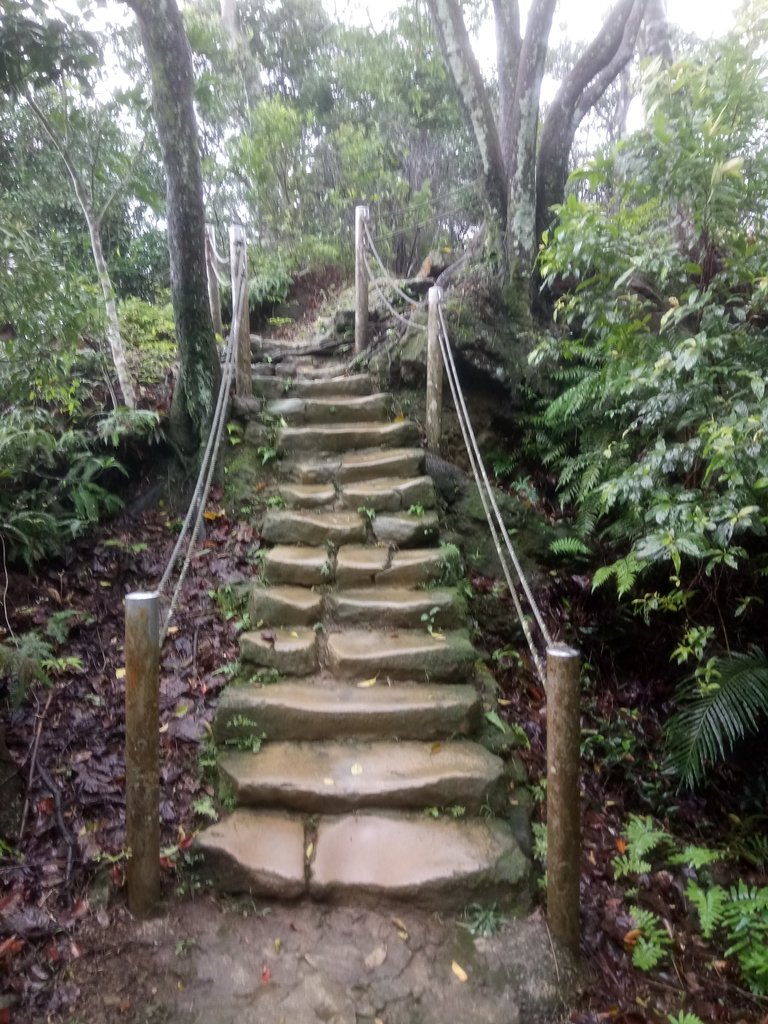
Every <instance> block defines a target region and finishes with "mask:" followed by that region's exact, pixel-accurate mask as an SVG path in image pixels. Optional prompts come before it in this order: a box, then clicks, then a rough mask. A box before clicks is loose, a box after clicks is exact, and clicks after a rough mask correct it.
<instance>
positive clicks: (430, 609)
mask: <svg viewBox="0 0 768 1024" xmlns="http://www.w3.org/2000/svg"><path fill="white" fill-rule="evenodd" d="M324 607H325V611H326V612H327V613H328V614H329V616H330V618H331V620H332V621H335V622H339V623H343V624H345V625H347V624H348V625H364V624H366V623H373V624H375V625H377V626H387V627H390V628H391V627H405V628H408V627H413V628H414V629H419V628H421V629H424V630H426V629H427V626H428V625H429V626H432V627H433V628H434V629H438V630H444V629H451V628H455V627H456V626H464V625H466V622H467V607H466V604H465V602H464V601H463V600H462V598H461V596H460V595H459V593H458V591H456V590H436V589H435V590H411V589H408V588H406V587H388V586H376V587H355V588H351V589H349V590H341V591H337V592H336V593H332V594H327V595H326V597H325V600H324ZM430 613H431V614H430ZM422 616H427V618H422Z"/></svg>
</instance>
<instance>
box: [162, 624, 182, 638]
mask: <svg viewBox="0 0 768 1024" xmlns="http://www.w3.org/2000/svg"><path fill="white" fill-rule="evenodd" d="M178 632H179V627H178V626H169V627H168V629H166V631H165V633H166V636H176V634H177V633H178Z"/></svg>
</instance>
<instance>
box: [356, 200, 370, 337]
mask: <svg viewBox="0 0 768 1024" xmlns="http://www.w3.org/2000/svg"><path fill="white" fill-rule="evenodd" d="M367 221H368V207H367V206H356V207H355V353H356V354H359V353H360V352H364V351H365V348H366V346H367V345H368V270H367V268H366V266H365V225H366V223H367Z"/></svg>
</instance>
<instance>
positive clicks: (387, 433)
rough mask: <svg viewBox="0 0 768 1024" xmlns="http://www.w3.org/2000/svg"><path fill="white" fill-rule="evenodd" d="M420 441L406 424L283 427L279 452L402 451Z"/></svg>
mask: <svg viewBox="0 0 768 1024" xmlns="http://www.w3.org/2000/svg"><path fill="white" fill-rule="evenodd" d="M418 440H419V429H418V427H417V426H416V424H415V423H412V422H410V421H409V420H403V421H402V422H395V423H333V424H329V425H327V426H311V427H283V428H282V430H280V432H279V434H278V438H277V444H278V450H279V451H280V452H281V453H286V452H299V453H302V452H311V453H317V452H344V451H348V450H351V449H357V448H375V447H377V446H380V447H382V448H402V447H403V446H411V445H414V444H416V443H417V442H418Z"/></svg>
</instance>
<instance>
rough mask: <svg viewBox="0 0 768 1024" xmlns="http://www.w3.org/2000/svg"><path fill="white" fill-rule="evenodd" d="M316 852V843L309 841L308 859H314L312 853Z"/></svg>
mask: <svg viewBox="0 0 768 1024" xmlns="http://www.w3.org/2000/svg"><path fill="white" fill-rule="evenodd" d="M314 852H315V844H314V843H308V844H307V849H306V854H307V860H311V859H312V854H313V853H314Z"/></svg>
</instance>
